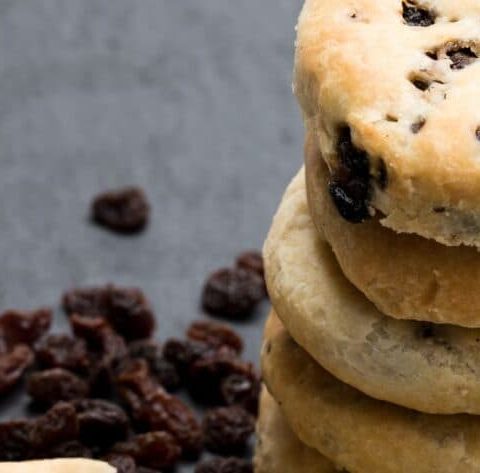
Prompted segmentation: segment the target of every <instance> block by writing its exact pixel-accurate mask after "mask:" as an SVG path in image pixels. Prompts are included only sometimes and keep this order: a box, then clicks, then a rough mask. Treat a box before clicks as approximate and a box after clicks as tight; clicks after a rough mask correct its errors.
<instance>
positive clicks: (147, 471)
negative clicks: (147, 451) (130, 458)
mask: <svg viewBox="0 0 480 473" xmlns="http://www.w3.org/2000/svg"><path fill="white" fill-rule="evenodd" d="M137 473H158V470H152V469H151V468H147V467H145V466H139V467H138V468H137Z"/></svg>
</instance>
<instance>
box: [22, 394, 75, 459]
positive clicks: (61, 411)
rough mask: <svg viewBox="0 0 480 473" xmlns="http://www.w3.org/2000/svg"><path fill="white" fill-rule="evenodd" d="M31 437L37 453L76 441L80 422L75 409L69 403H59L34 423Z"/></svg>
mask: <svg viewBox="0 0 480 473" xmlns="http://www.w3.org/2000/svg"><path fill="white" fill-rule="evenodd" d="M31 435H32V444H33V445H34V447H35V449H36V451H37V452H42V451H44V450H48V449H50V448H53V447H54V446H56V445H59V444H61V443H64V442H67V441H70V440H76V439H77V437H78V422H77V414H76V412H75V408H74V407H73V406H72V405H71V404H69V403H67V402H58V403H57V404H55V405H54V406H53V407H52V408H51V409H50V410H49V411H48V412H47V413H46V414H45V415H43V416H41V417H39V418H38V419H35V420H34V421H33V424H32V429H31Z"/></svg>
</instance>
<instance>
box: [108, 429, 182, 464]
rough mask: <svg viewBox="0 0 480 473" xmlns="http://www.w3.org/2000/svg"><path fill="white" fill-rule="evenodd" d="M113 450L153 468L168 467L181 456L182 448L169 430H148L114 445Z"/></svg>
mask: <svg viewBox="0 0 480 473" xmlns="http://www.w3.org/2000/svg"><path fill="white" fill-rule="evenodd" d="M113 452H115V453H121V454H125V455H129V456H131V457H133V458H134V459H135V461H136V462H137V463H138V464H140V465H144V466H147V467H151V468H168V467H171V466H173V465H174V464H175V463H176V462H177V461H178V460H179V458H180V453H181V449H180V447H179V445H178V443H177V441H176V440H175V438H174V437H173V436H172V435H170V434H169V433H168V432H148V433H146V434H143V435H137V436H135V437H133V438H132V439H130V440H128V441H127V442H121V443H118V444H116V445H114V446H113Z"/></svg>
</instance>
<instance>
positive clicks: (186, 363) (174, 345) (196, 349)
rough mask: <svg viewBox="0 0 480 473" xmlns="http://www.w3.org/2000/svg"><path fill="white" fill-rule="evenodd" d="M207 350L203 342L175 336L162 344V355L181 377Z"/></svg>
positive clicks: (184, 375)
mask: <svg viewBox="0 0 480 473" xmlns="http://www.w3.org/2000/svg"><path fill="white" fill-rule="evenodd" d="M207 351H209V348H208V346H207V345H205V344H204V343H200V342H194V341H192V340H179V339H177V338H171V339H169V340H167V342H166V343H165V345H164V346H163V356H164V357H165V358H166V359H167V360H168V361H170V362H171V363H172V364H173V365H174V366H175V367H176V368H177V371H178V372H179V374H180V376H182V377H183V378H185V377H186V374H187V372H188V370H189V368H190V366H191V365H192V364H193V363H194V362H195V361H196V360H198V359H199V358H200V357H202V356H203V355H204V354H205V353H206V352H207Z"/></svg>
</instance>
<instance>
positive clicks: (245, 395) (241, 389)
mask: <svg viewBox="0 0 480 473" xmlns="http://www.w3.org/2000/svg"><path fill="white" fill-rule="evenodd" d="M221 392H222V398H223V402H224V403H225V404H226V405H227V406H234V405H239V406H241V407H243V408H244V409H246V410H247V411H249V412H250V413H251V414H253V415H256V414H257V412H258V399H259V396H260V380H259V378H258V377H257V376H256V375H255V373H254V372H253V371H252V372H250V373H242V374H232V375H230V376H228V377H227V378H225V379H224V380H223V381H222V384H221Z"/></svg>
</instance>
